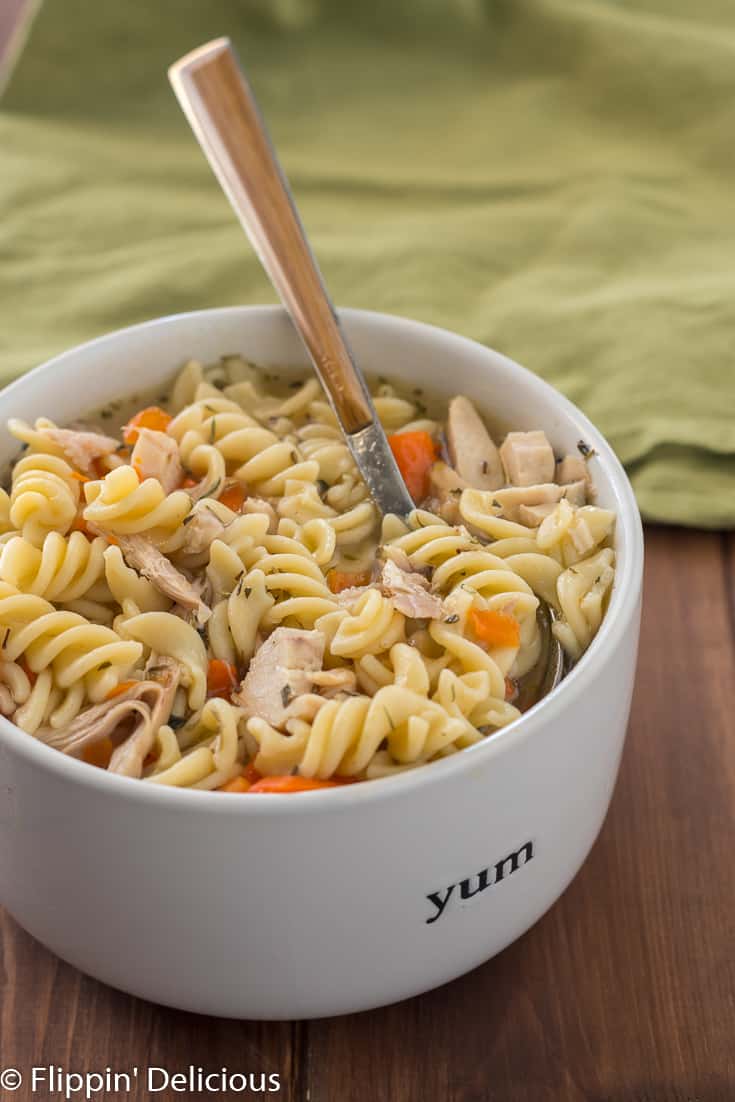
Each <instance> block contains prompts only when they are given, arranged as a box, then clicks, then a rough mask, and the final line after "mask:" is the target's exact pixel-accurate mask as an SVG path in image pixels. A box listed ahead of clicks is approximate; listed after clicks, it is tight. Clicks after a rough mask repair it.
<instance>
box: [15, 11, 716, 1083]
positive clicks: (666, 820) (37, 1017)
mask: <svg viewBox="0 0 735 1102" xmlns="http://www.w3.org/2000/svg"><path fill="white" fill-rule="evenodd" d="M22 3H23V0H0V55H1V53H2V43H3V41H4V40H7V37H8V34H9V31H10V29H11V27H12V24H13V21H14V17H15V15H16V13H17V12H18V11H19V10H20V8H21V6H22ZM646 553H647V562H646V582H645V601H644V615H643V632H642V639H641V654H640V662H639V668H638V679H637V686H636V692H635V698H634V704H633V714H632V719H631V725H630V731H629V736H628V742H627V748H626V752H625V755H624V759H623V765H622V770H621V774H620V779H619V782H618V786H617V789H616V792H615V796H614V799H613V803H612V808H611V810H610V814H609V816H608V819H607V822H606V824H605V826H604V828H603V831H602V834H601V836H600V838H599V840H598V842H597V844H596V846H595V847H594V850H593V851H592V854H591V855H590V857H589V859H588V861H587V862H586V864H585V865H584V867H583V869H582V871H581V872H580V874H579V876H578V877H577V879H576V880H575V881H574V883H573V884H572V885H571V887H570V888H569V890H568V891H567V892H566V894H565V895H564V896H563V898H562V899H561V900H560V901H559V902H558V903H557V904H556V905H555V906H554V907H553V908H552V909H551V911H550V912H549V913H548V914H547V915H546V916H545V917H544V918H543V919H542V920H541V921H540V922H539V923H538V924H537V925H536V926H535V927H534V928H533V929H532V930H531V931H530V932H529V933H527V934H526V935H525V936H524V937H522V938H521V939H520V941H518V942H516V943H515V944H514V945H512V946H511V947H510V948H509V949H506V951H505V952H504V953H501V954H500V956H498V957H496V958H495V959H494V960H492V961H490V962H489V963H487V964H485V965H484V966H483V967H481V968H478V969H477V970H476V971H474V972H472V973H471V974H469V975H467V976H465V977H463V978H462V979H459V980H456V981H455V982H454V983H451V984H449V985H447V986H446V987H443V988H440V989H439V990H437V991H434V992H432V993H430V994H427V995H423V996H421V997H419V998H416V999H412V1000H410V1001H408V1002H405V1003H401V1004H399V1005H397V1006H393V1007H389V1008H387V1009H385V1010H376V1011H372V1012H369V1013H366V1014H360V1015H354V1016H352V1017H348V1018H342V1019H331V1020H324V1021H315V1022H305V1023H301V1022H294V1023H278V1024H259V1023H253V1022H233V1021H224V1020H219V1019H214V1018H204V1017H198V1016H196V1015H192V1014H186V1013H178V1012H175V1011H171V1010H165V1009H162V1008H160V1007H156V1006H153V1005H151V1004H148V1003H145V1002H141V1001H140V1000H137V999H134V998H131V997H129V996H126V995H122V994H119V993H117V992H115V991H112V990H110V989H109V988H107V987H104V986H102V985H101V984H98V983H96V982H95V981H93V980H90V979H88V978H86V977H85V976H82V975H80V974H79V973H78V972H76V971H75V970H74V969H73V968H70V967H68V966H67V965H65V964H63V963H61V962H60V961H59V960H57V959H56V958H55V957H54V956H52V954H50V953H49V952H47V951H46V950H45V949H43V948H42V947H41V946H40V945H38V944H37V943H36V942H34V941H33V939H32V938H30V937H29V936H28V935H27V934H25V933H24V932H23V931H22V930H21V929H19V927H18V926H16V925H15V923H14V922H13V921H12V920H11V919H10V918H9V917H8V916H7V915H5V914H3V913H2V912H1V911H0V951H1V957H0V1068H8V1067H13V1068H18V1069H20V1070H21V1071H26V1072H27V1070H28V1069H29V1068H30V1067H31V1066H32V1065H33V1064H40V1065H47V1064H51V1063H54V1064H59V1065H62V1066H63V1067H64V1068H65V1069H66V1070H75V1071H82V1072H84V1071H100V1070H102V1069H104V1068H105V1067H112V1068H113V1069H114V1068H117V1069H125V1068H127V1067H129V1066H130V1065H134V1064H137V1065H151V1064H156V1065H158V1066H161V1067H165V1068H167V1069H169V1070H175V1069H179V1068H186V1067H187V1066H188V1065H189V1064H194V1065H198V1064H200V1065H202V1066H203V1067H205V1068H207V1069H210V1070H216V1069H218V1068H220V1067H222V1066H226V1067H228V1068H229V1070H230V1071H240V1072H245V1071H256V1072H277V1073H278V1074H279V1075H280V1077H281V1082H282V1089H281V1091H280V1093H278V1094H272V1095H271V1096H270V1097H274V1098H275V1097H278V1098H279V1099H283V1100H289V1102H307V1100H309V1102H363V1100H365V1102H368V1100H369V1102H414V1100H416V1102H424V1100H427V1102H733V1100H735V868H734V852H733V842H734V841H735V830H734V827H735V720H734V719H733V703H734V702H735V674H734V669H735V666H734V663H733V654H734V652H735V541H734V540H733V538H732V537H730V536H723V535H719V534H712V533H699V532H686V531H682V530H676V529H663V528H649V529H648V531H647V536H646ZM590 737H594V735H593V734H591V736H590ZM6 1097H7V1098H11V1097H12V1098H16V1099H18V1100H19V1102H20V1100H22V1099H24V1098H31V1097H33V1098H39V1097H43V1096H42V1095H39V1094H36V1095H33V1096H32V1095H31V1094H30V1092H29V1091H28V1090H27V1089H26V1087H23V1088H22V1089H21V1090H19V1091H16V1092H15V1093H14V1094H11V1093H10V1092H6V1093H5V1094H3V1093H2V1090H1V1089H0V1098H6ZM49 1097H50V1096H49ZM97 1097H103V1096H102V1095H98V1096H97ZM104 1097H105V1098H113V1097H121V1096H120V1095H117V1094H112V1093H107V1094H105V1095H104ZM125 1097H127V1098H129V1099H143V1098H147V1097H153V1096H149V1095H147V1094H146V1092H145V1091H144V1090H143V1089H142V1087H141V1088H140V1089H139V1093H135V1092H133V1093H131V1094H128V1095H126V1096H125ZM155 1097H158V1098H166V1099H167V1098H169V1097H171V1098H174V1097H175V1098H181V1097H183V1096H182V1095H181V1094H173V1093H170V1094H169V1093H167V1092H161V1093H160V1094H156V1095H155ZM216 1097H222V1098H224V1097H230V1096H226V1095H222V1094H220V1095H217V1096H216ZM231 1097H243V1096H242V1095H236V1096H235V1095H232V1096H231Z"/></svg>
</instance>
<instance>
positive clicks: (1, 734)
mask: <svg viewBox="0 0 735 1102" xmlns="http://www.w3.org/2000/svg"><path fill="white" fill-rule="evenodd" d="M248 310H250V311H253V312H254V311H258V312H259V313H268V312H272V313H273V314H274V315H280V316H283V314H284V310H283V308H282V307H280V306H226V307H218V308H214V309H209V310H194V311H189V312H186V313H181V314H170V315H166V316H165V317H160V318H153V319H151V320H150V321H145V322H140V323H138V324H137V325H131V326H127V327H126V328H124V329H117V330H114V331H113V332H111V333H106V334H104V335H103V336H101V337H96V338H95V339H94V340H91V341H85V342H84V343H83V344H81V345H76V346H75V347H74V348H71V349H68V350H67V351H66V352H62V353H61V354H60V355H58V356H54V357H53V359H51V360H47V362H46V363H44V364H41V365H40V366H39V367H36V368H34V369H33V370H32V371H30V372H28V373H26V374H25V375H22V376H21V377H20V378H19V379H16V380H15V381H14V382H12V383H11V384H10V385H9V386H8V387H6V388H5V389H4V392H3V393H4V395H7V394H10V395H12V393H13V392H14V391H16V390H17V389H18V388H21V389H22V388H23V386H24V385H25V380H26V379H28V378H29V377H30V376H31V375H32V376H34V377H35V378H38V376H39V375H40V374H42V373H43V374H48V375H51V374H52V373H53V372H54V371H56V370H58V368H60V367H64V366H65V364H66V361H67V360H69V359H70V358H73V357H74V356H76V355H77V354H78V353H79V352H80V351H82V350H85V351H86V350H89V349H92V348H96V347H101V346H103V345H104V344H105V343H108V342H113V341H115V340H117V339H119V338H120V337H121V336H124V335H126V334H132V333H140V332H141V331H143V330H150V329H153V328H155V327H156V326H159V325H170V324H171V323H172V322H175V321H176V320H177V319H180V318H184V317H186V318H191V317H192V316H194V317H201V318H202V320H205V319H214V318H216V317H218V316H221V315H226V314H229V313H243V312H245V311H248ZM338 312H339V315H340V318H342V319H344V320H345V321H346V322H348V323H349V320H350V319H351V318H354V319H355V320H358V319H359V320H367V321H370V320H374V321H376V322H377V323H379V324H380V325H381V326H383V327H384V328H388V329H390V328H396V329H400V330H401V331H403V332H405V331H406V330H407V329H408V330H410V329H414V330H416V331H417V332H420V333H422V334H423V335H424V336H428V337H431V336H432V335H434V334H435V335H436V336H437V337H441V339H442V340H446V339H447V338H451V340H452V341H453V342H455V343H457V342H458V343H460V344H464V345H471V346H472V348H473V349H478V348H479V349H481V350H482V351H483V352H485V353H491V354H492V355H493V356H496V357H498V358H499V359H500V360H501V361H503V364H504V365H505V366H506V367H507V368H509V369H510V370H512V371H514V372H515V373H517V374H519V376H520V377H521V379H522V384H523V386H525V387H528V389H529V390H531V391H533V390H535V391H536V392H537V394H539V396H541V397H545V398H546V399H547V400H548V401H550V402H551V401H553V402H554V404H555V405H556V407H557V409H559V411H560V412H561V413H562V414H563V415H565V416H566V417H567V418H568V419H569V420H570V421H572V422H573V423H574V425H575V428H576V429H577V430H578V431H579V433H580V438H581V439H584V440H585V441H586V442H588V443H590V444H591V446H592V447H593V448H594V450H595V452H596V453H597V456H598V458H599V460H600V461H601V463H602V464H603V466H604V469H605V474H606V476H607V478H608V480H609V482H610V485H611V488H612V490H613V492H614V495H615V497H616V499H617V501H618V503H619V508H618V515H617V520H616V536H617V535H618V534H619V533H620V531H621V529H622V530H623V532H624V535H625V542H626V562H625V564H624V567H623V570H622V571H621V572H619V571H618V570H617V569H616V577H615V584H614V588H613V591H612V594H611V598H610V604H609V606H608V609H607V611H606V613H605V617H604V619H603V621H602V625H601V627H600V629H599V631H598V632H597V635H596V636H595V638H594V639H593V640H592V643H591V644H590V646H589V648H588V649H587V651H586V652H585V653H584V654H583V656H582V658H581V659H580V660H579V662H578V663H577V664H576V665H575V666H574V667H573V668H572V670H571V671H570V672H569V673H568V674H567V675H566V676H565V677H564V678H563V679H562V680H561V682H560V683H559V685H557V687H556V688H555V689H553V690H552V692H550V693H549V694H548V695H547V696H545V697H543V698H542V699H541V700H540V701H538V703H536V704H534V705H533V707H531V708H529V710H528V711H527V712H524V714H523V715H522V716H521V717H520V718H519V719H517V720H515V721H514V722H513V723H510V724H508V726H507V727H501V728H500V729H499V730H498V731H497V732H496V733H495V734H493V735H489V736H488V737H487V738H485V739H483V740H482V741H481V742H478V743H475V745H474V746H470V747H467V748H466V749H464V750H462V751H460V752H459V753H457V754H453V755H451V757H448V758H442V759H441V760H439V761H435V762H430V763H427V764H426V765H422V766H419V767H418V768H416V769H411V770H408V771H406V772H405V773H396V774H393V775H392V776H388V777H380V778H376V779H375V780H371V781H369V782H366V783H362V784H354V785H345V787H344V788H331V789H327V790H323V791H320V790H318V789H316V790H313V791H311V792H301V793H290V794H287V795H284V794H275V793H270V794H269V795H268V797H267V798H265V797H264V798H263V799H256V800H237V799H234V798H232V799H223V797H222V794H221V793H217V792H208V791H206V790H204V791H203V790H201V789H189V788H175V787H169V786H163V785H160V786H159V785H154V784H144V783H141V782H140V781H139V780H137V779H134V778H131V777H120V776H116V775H115V774H112V773H107V772H105V771H103V770H101V769H95V768H93V767H89V766H87V765H86V763H83V762H79V761H77V760H76V759H75V758H70V757H67V755H65V754H61V753H59V751H58V750H54V749H52V748H51V747H50V746H46V745H45V744H44V743H42V742H39V741H38V740H37V739H35V738H33V737H32V736H30V735H28V734H27V733H26V732H25V731H21V730H20V728H18V727H16V726H15V725H14V724H12V723H11V722H10V721H9V720H8V719H5V717H4V716H0V743H1V742H2V741H3V740H5V741H6V742H7V744H8V746H9V747H11V748H12V749H13V750H14V751H16V752H17V753H19V754H20V755H21V756H23V757H25V758H26V759H27V760H29V761H30V762H32V763H33V764H35V765H37V766H39V767H40V768H43V769H46V770H48V771H49V772H51V773H56V774H57V775H58V776H59V777H60V778H63V779H65V780H68V781H72V782H75V783H77V784H80V785H84V786H87V787H91V788H97V789H104V790H107V791H108V792H109V794H110V796H112V795H113V794H117V795H118V796H120V797H123V798H128V799H130V800H131V802H136V801H143V802H149V803H158V804H160V805H161V807H162V808H166V807H170V808H171V809H172V810H173V809H174V808H175V807H177V806H178V807H179V808H182V807H187V808H190V809H191V810H192V811H195V810H196V811H197V812H199V813H205V812H206V813H208V814H211V813H213V812H214V813H216V814H218V815H232V814H235V815H274V814H275V815H284V814H289V815H294V814H296V815H300V814H304V813H315V812H320V811H325V810H327V809H330V808H331V809H332V810H335V811H336V810H337V809H338V808H342V809H344V808H345V805H352V804H356V803H358V802H364V801H380V800H383V799H386V798H392V797H394V796H398V797H400V795H401V794H402V793H403V792H406V791H408V790H409V789H415V788H418V787H421V786H429V785H435V784H439V785H440V784H441V783H442V781H443V780H446V779H448V778H449V777H450V776H454V775H455V774H458V773H462V772H464V771H465V770H469V769H472V768H473V766H476V765H477V763H478V759H479V758H480V757H481V756H484V757H491V756H493V755H496V754H502V753H505V752H507V751H508V752H509V751H510V750H512V747H513V746H514V744H515V743H517V742H518V740H519V739H526V738H530V737H532V736H533V735H534V733H536V732H540V731H541V730H542V728H543V727H544V726H545V722H546V718H549V719H551V718H552V716H554V715H558V714H559V713H560V712H562V711H563V710H564V708H565V706H566V705H567V704H568V703H571V701H572V699H573V698H574V696H579V695H580V694H581V693H583V692H584V691H585V689H586V687H587V686H588V685H589V684H590V683H591V681H592V680H593V679H594V677H595V676H596V675H597V674H598V673H599V672H600V669H601V667H603V666H604V664H605V658H606V654H607V653H608V652H609V651H611V650H612V649H613V648H615V647H616V646H617V644H618V643H619V642H620V640H621V637H622V635H623V634H624V633H625V631H627V630H628V629H629V628H630V626H631V623H632V621H633V616H634V613H635V609H636V606H637V603H638V598H639V592H640V588H641V584H642V577H643V528H642V525H641V518H640V513H639V511H638V505H637V503H636V499H635V495H634V493H633V489H632V487H631V485H630V482H629V481H628V477H627V475H626V473H625V471H624V470H623V467H622V464H621V463H620V460H619V459H618V457H617V456H616V455H615V452H614V451H613V450H612V448H611V447H610V445H609V444H608V442H607V440H606V439H605V438H604V436H603V435H602V434H601V433H600V432H599V430H598V429H596V428H595V426H594V425H593V424H592V422H591V421H590V420H588V418H587V417H585V415H584V414H583V413H582V412H581V410H579V409H578V408H577V407H576V406H575V405H574V404H573V403H572V402H570V401H569V399H568V398H565V397H564V395H563V394H561V393H560V392H559V391H557V390H556V389H555V388H554V387H552V386H551V385H550V384H549V383H547V382H546V381H545V380H543V379H541V378H540V377H539V376H538V375H534V374H533V372H532V371H529V370H528V368H525V367H522V366H521V365H520V364H518V363H516V362H515V361H514V360H511V359H510V358H509V357H507V356H504V355H503V354H502V353H500V352H496V351H495V350H494V349H489V348H487V347H486V346H485V345H481V344H479V342H477V341H473V340H471V339H470V338H469V337H462V336H460V335H459V334H457V333H453V332H451V330H448V329H442V328H440V327H438V326H434V325H428V324H426V323H425V322H419V321H414V320H412V319H410V318H403V317H400V316H399V315H395V314H383V313H378V312H377V311H373V310H360V309H355V308H340V309H339V311H338Z"/></svg>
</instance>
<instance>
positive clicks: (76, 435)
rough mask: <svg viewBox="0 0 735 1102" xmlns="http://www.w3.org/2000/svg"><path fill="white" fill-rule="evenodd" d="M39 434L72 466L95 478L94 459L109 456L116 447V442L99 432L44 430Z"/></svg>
mask: <svg viewBox="0 0 735 1102" xmlns="http://www.w3.org/2000/svg"><path fill="white" fill-rule="evenodd" d="M40 432H41V433H42V434H43V435H44V436H46V437H47V438H48V439H49V440H51V441H52V442H53V443H54V444H58V446H59V447H60V448H61V450H62V451H63V452H64V454H65V455H66V456H67V458H68V459H69V460H70V461H71V463H72V464H73V466H75V467H76V468H77V469H78V470H80V471H81V472H82V474H86V475H94V476H95V477H96V476H97V472H96V471H95V469H94V461H95V459H102V457H103V456H105V455H111V454H112V453H113V452H114V451H115V450H116V449H117V447H118V441H117V440H113V438H112V437H111V436H103V435H102V433H99V432H86V431H82V430H79V431H77V430H76V429H56V428H53V429H52V428H44V429H41V430H40Z"/></svg>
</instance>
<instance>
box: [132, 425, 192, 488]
mask: <svg viewBox="0 0 735 1102" xmlns="http://www.w3.org/2000/svg"><path fill="white" fill-rule="evenodd" d="M130 462H131V465H132V467H133V469H134V470H135V471H137V473H138V475H139V476H140V478H141V479H143V478H157V479H158V481H159V482H160V483H161V485H162V486H163V488H164V490H165V491H166V493H167V494H170V493H171V491H172V490H175V489H176V488H177V487H178V486H180V485H181V480H182V478H183V476H184V469H183V467H182V466H181V461H180V459H179V445H178V444H177V443H176V441H175V440H174V438H173V437H172V436H167V435H166V433H165V432H157V431H156V430H155V429H138V439H137V440H136V441H135V447H134V448H133V453H132V455H131V457H130Z"/></svg>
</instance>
